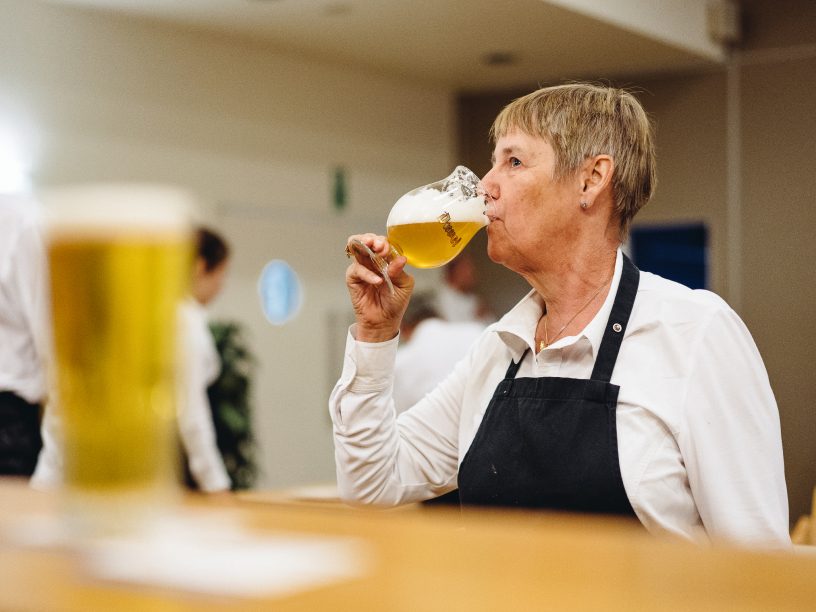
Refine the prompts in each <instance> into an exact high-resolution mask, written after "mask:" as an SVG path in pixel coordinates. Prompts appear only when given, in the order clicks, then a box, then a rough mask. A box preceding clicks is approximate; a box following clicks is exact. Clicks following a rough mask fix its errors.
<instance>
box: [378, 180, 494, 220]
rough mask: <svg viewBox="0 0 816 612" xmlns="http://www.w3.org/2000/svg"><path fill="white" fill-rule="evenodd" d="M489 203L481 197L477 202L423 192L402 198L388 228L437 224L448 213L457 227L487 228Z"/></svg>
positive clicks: (428, 191)
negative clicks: (473, 225) (469, 225)
mask: <svg viewBox="0 0 816 612" xmlns="http://www.w3.org/2000/svg"><path fill="white" fill-rule="evenodd" d="M484 211H485V202H484V198H482V197H481V196H477V197H473V198H467V199H464V198H461V197H454V196H452V195H451V194H450V193H446V192H443V191H437V190H436V189H432V188H428V187H426V188H422V189H418V190H414V191H411V192H409V193H406V194H405V195H404V196H402V197H401V198H400V199H399V200H397V203H396V204H394V207H393V208H392V209H391V212H390V214H389V215H388V221H386V225H387V226H388V227H391V226H394V225H407V224H409V223H428V222H431V221H437V220H438V218H439V215H441V214H442V213H443V212H446V213H448V214H449V215H450V217H451V218H450V220H451V221H452V222H455V223H466V222H474V223H480V224H486V223H487V218H486V217H485V215H484Z"/></svg>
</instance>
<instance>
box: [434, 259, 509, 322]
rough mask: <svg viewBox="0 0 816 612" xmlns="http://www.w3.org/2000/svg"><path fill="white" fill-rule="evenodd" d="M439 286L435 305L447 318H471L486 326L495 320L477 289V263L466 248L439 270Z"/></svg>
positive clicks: (441, 314)
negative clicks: (440, 271) (440, 273)
mask: <svg viewBox="0 0 816 612" xmlns="http://www.w3.org/2000/svg"><path fill="white" fill-rule="evenodd" d="M442 280H443V282H442V285H441V286H440V287H439V288H438V289H437V291H436V297H435V306H436V309H437V311H438V312H439V315H440V316H441V317H442V318H443V319H445V320H446V321H452V322H459V321H473V322H478V323H482V324H484V325H489V324H490V323H493V322H494V321H495V320H496V317H495V316H494V314H493V312H492V311H491V310H490V307H489V306H488V305H487V303H486V302H485V300H484V299H482V298H481V296H479V295H477V294H476V292H475V289H476V281H477V276H476V263H475V262H474V261H473V257H472V256H471V255H470V253H469V252H468V251H467V250H465V251H463V252H462V253H460V254H459V256H457V257H456V258H455V259H454V260H453V261H451V262H449V263H448V264H447V265H445V267H444V268H443V270H442Z"/></svg>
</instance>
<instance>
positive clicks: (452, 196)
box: [349, 166, 487, 290]
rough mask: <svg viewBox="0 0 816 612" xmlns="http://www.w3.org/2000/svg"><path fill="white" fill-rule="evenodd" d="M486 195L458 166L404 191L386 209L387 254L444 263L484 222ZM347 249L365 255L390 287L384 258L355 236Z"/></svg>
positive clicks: (423, 264) (418, 263)
mask: <svg viewBox="0 0 816 612" xmlns="http://www.w3.org/2000/svg"><path fill="white" fill-rule="evenodd" d="M486 197H487V196H486V194H485V193H484V191H483V189H482V187H481V184H480V183H479V178H478V177H477V176H476V175H475V174H474V173H473V172H471V171H470V170H468V169H467V168H465V167H464V166H457V167H456V169H455V170H454V171H453V172H452V173H451V174H450V175H449V176H447V177H446V178H444V179H442V180H440V181H436V182H435V183H431V184H429V185H424V186H422V187H418V188H416V189H413V190H412V191H409V192H408V193H406V194H405V195H404V196H402V197H401V198H400V199H399V200H397V202H396V204H394V206H393V207H392V208H391V212H390V213H389V215H388V220H387V222H386V226H387V236H388V242H389V243H390V244H391V249H392V253H391V254H392V256H396V255H403V256H405V258H406V259H407V260H408V263H409V264H410V265H412V266H414V267H416V268H437V267H439V266H442V265H445V264H446V263H448V262H449V261H451V260H452V259H453V258H454V257H456V256H457V255H458V254H459V253H461V252H462V249H464V248H465V246H466V245H467V244H468V242H470V240H471V238H473V236H475V235H476V233H477V232H478V231H479V230H480V229H481V228H483V227H484V226H485V225H487V217H486V215H485V209H486V203H485V198H486ZM349 249H353V250H354V251H355V255H356V254H357V253H365V254H366V255H367V256H368V257H370V258H371V260H372V261H373V263H374V265H375V266H376V268H377V270H378V271H379V272H380V273H381V274H382V275H383V277H384V278H385V280H386V282H387V283H388V285H389V288H391V289H392V290H393V288H392V287H391V281H390V278H389V277H388V274H387V272H386V268H387V267H388V263H387V261H385V260H384V259H383V258H381V257H379V256H377V255H376V254H374V253H373V252H372V251H371V250H370V249H369V248H368V247H366V246H365V245H364V244H363V243H361V242H359V241H357V240H352V241H351V243H350V244H349Z"/></svg>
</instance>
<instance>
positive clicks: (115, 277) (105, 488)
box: [43, 186, 192, 531]
mask: <svg viewBox="0 0 816 612" xmlns="http://www.w3.org/2000/svg"><path fill="white" fill-rule="evenodd" d="M43 203H44V204H45V219H46V231H47V241H48V264H49V276H50V283H51V313H52V314H51V320H52V327H53V329H52V333H53V344H54V358H55V359H54V361H55V383H56V410H58V411H59V414H60V416H61V418H60V421H61V422H62V446H63V463H64V480H65V489H66V501H67V507H68V515H69V519H70V520H72V521H73V522H74V523H79V525H78V527H79V528H80V529H91V530H93V531H98V530H105V531H110V530H117V531H118V530H122V529H128V528H130V527H133V526H134V524H135V523H137V522H139V521H140V520H141V519H142V518H144V517H145V516H149V515H150V513H151V512H152V511H154V510H157V509H160V508H161V507H162V506H163V502H164V501H166V500H167V499H169V497H170V495H171V491H172V486H173V483H174V482H175V470H176V465H177V463H176V459H175V452H176V451H175V449H176V444H175V431H176V427H175V418H176V397H177V390H176V370H177V355H178V351H177V336H178V334H177V308H178V303H179V300H180V299H181V297H182V295H183V292H184V290H185V288H186V283H187V282H188V279H189V276H190V265H191V255H192V240H191V226H190V221H189V219H190V212H191V202H190V200H189V198H188V197H187V195H186V194H185V193H184V192H182V191H179V190H175V189H173V188H165V187H153V186H88V187H72V188H66V189H61V190H57V191H53V192H50V193H46V194H44V195H43Z"/></svg>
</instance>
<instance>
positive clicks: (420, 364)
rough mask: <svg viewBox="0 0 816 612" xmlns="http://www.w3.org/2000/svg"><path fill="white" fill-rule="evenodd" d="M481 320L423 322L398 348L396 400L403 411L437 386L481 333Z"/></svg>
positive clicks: (399, 410)
mask: <svg viewBox="0 0 816 612" xmlns="http://www.w3.org/2000/svg"><path fill="white" fill-rule="evenodd" d="M484 328H485V326H484V325H481V324H479V323H470V322H456V323H453V322H450V321H443V320H441V319H437V318H431V319H425V320H424V321H420V322H419V323H418V324H417V326H416V327H415V328H414V333H413V334H411V340H410V341H408V342H403V343H401V344H400V346H399V348H398V349H397V358H396V370H395V379H394V403H395V404H396V408H397V413H400V412H404V411H405V410H407V409H408V408H410V407H411V406H413V405H414V404H416V403H417V402H418V401H419V400H421V399H422V398H423V397H424V396H425V395H426V394H427V393H430V392H431V391H433V390H434V389H435V388H436V385H438V384H439V383H440V382H442V380H443V379H444V378H445V377H446V376H447V375H448V374H450V373H451V371H452V370H453V367H454V366H455V365H456V363H457V362H458V361H459V360H460V359H461V358H462V357H464V356H465V354H466V353H467V351H468V349H469V348H470V347H471V345H472V344H473V343H474V342H475V341H476V339H477V338H478V337H479V336H480V335H481V334H482V332H483V331H484Z"/></svg>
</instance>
